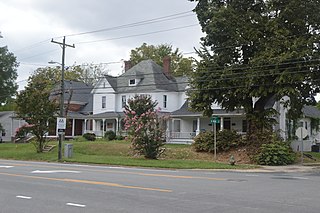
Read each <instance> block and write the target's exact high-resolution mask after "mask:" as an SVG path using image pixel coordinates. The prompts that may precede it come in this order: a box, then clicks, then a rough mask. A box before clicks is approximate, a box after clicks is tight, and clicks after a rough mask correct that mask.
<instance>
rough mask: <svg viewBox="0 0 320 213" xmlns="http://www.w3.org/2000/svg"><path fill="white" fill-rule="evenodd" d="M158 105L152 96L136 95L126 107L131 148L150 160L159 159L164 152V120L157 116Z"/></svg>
mask: <svg viewBox="0 0 320 213" xmlns="http://www.w3.org/2000/svg"><path fill="white" fill-rule="evenodd" d="M156 105H157V102H154V101H152V99H151V96H138V95H136V96H135V97H134V98H133V99H130V100H129V101H128V105H127V106H126V107H125V130H127V132H128V139H129V140H130V141H131V148H132V149H133V151H134V153H135V154H139V155H143V156H144V157H145V158H148V159H157V158H158V157H159V156H160V155H161V154H162V153H163V151H164V149H163V148H162V146H163V145H164V140H163V135H164V128H163V125H162V122H164V120H163V118H161V117H159V115H158V114H157V112H158V110H156V109H155V106H156Z"/></svg>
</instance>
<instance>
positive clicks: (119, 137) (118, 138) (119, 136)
mask: <svg viewBox="0 0 320 213" xmlns="http://www.w3.org/2000/svg"><path fill="white" fill-rule="evenodd" d="M116 140H118V141H121V140H124V137H123V136H122V135H117V136H116Z"/></svg>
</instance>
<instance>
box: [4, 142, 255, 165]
mask: <svg viewBox="0 0 320 213" xmlns="http://www.w3.org/2000/svg"><path fill="white" fill-rule="evenodd" d="M65 143H72V144H73V157H72V158H63V161H66V162H78V163H92V164H106V165H121V166H138V167H158V168H176V169H231V168H232V169H248V168H254V167H255V166H252V165H236V166H231V165H228V164H223V163H217V162H214V160H213V155H212V154H208V153H197V152H194V151H193V150H192V148H191V146H190V145H166V146H165V148H166V152H165V154H164V155H163V156H162V157H161V158H160V159H159V160H147V159H145V158H143V157H134V156H133V155H132V153H131V152H130V144H129V143H128V142H125V141H102V140H98V141H95V142H84V141H79V140H76V141H67V142H65ZM51 144H56V145H57V142H51ZM57 156H58V153H57V146H56V147H55V148H54V149H53V150H52V151H50V152H49V153H36V151H35V148H34V146H33V145H32V144H31V143H28V144H12V143H5V144H0V158H2V159H15V160H34V161H49V162H54V161H57V158H58V157H57Z"/></svg>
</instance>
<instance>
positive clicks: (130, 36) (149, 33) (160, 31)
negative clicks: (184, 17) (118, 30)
mask: <svg viewBox="0 0 320 213" xmlns="http://www.w3.org/2000/svg"><path fill="white" fill-rule="evenodd" d="M195 26H199V24H192V25H186V26H182V27H174V28H170V29H166V30H158V31H153V32H148V33H141V34H135V35H129V36H122V37H115V38H107V39H100V40H93V41H82V42H78V43H76V44H88V43H96V42H102V41H111V40H119V39H125V38H132V37H138V36H144V35H151V34H156V33H163V32H169V31H173V30H179V29H184V28H189V27H195Z"/></svg>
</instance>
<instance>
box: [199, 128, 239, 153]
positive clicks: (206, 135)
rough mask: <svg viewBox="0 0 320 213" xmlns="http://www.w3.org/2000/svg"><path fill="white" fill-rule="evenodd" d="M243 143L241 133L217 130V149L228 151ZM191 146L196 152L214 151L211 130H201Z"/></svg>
mask: <svg viewBox="0 0 320 213" xmlns="http://www.w3.org/2000/svg"><path fill="white" fill-rule="evenodd" d="M243 145H244V141H243V140H242V138H241V135H239V134H237V132H236V131H231V130H223V131H219V132H217V151H228V150H230V149H231V148H237V147H241V146H243ZM193 147H194V149H195V150H196V151H197V152H214V138H213V132H211V131H210V132H202V133H200V134H199V135H197V136H196V137H195V139H194V143H193Z"/></svg>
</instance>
